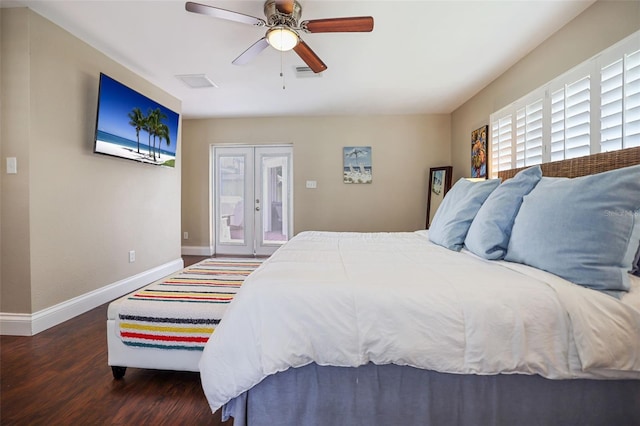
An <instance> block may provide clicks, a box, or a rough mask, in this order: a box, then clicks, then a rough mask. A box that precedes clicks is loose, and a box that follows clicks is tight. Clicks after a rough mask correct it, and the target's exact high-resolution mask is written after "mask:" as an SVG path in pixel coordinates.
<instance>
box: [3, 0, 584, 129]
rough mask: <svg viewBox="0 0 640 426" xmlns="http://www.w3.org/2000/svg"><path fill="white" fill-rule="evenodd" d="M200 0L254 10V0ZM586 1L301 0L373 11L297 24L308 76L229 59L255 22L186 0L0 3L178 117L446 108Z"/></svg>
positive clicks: (276, 58)
mask: <svg viewBox="0 0 640 426" xmlns="http://www.w3.org/2000/svg"><path fill="white" fill-rule="evenodd" d="M200 2H201V3H204V4H208V5H211V6H216V7H221V8H225V9H229V10H234V11H237V12H242V13H245V14H249V15H253V16H257V17H259V18H264V14H263V12H262V7H263V2H262V1H248V0H245V1H216V0H200ZM593 2H594V0H576V1H573V0H552V1H544V0H516V1H505V0H492V1H486V0H484V1H481V0H472V1H459V0H448V1H447V0H444V1H431V0H421V1H417V0H414V1H388V0H387V1H382V0H355V1H337V0H324V1H319V0H315V1H314V0H302V1H301V4H302V20H305V19H318V18H332V17H341V16H362V15H371V16H373V17H374V19H375V28H374V30H373V32H372V33H336V34H302V38H303V39H304V40H305V41H306V42H307V44H309V46H310V47H311V48H312V49H313V50H314V51H315V52H316V53H317V54H318V56H320V57H321V58H322V60H323V61H324V62H325V63H326V64H327V66H328V70H327V71H325V72H324V73H322V76H321V77H320V78H296V76H295V73H294V67H295V66H303V65H304V63H303V62H302V60H300V59H299V58H298V57H297V55H296V54H295V53H294V52H293V51H290V52H286V53H284V54H281V53H280V52H278V51H276V50H274V49H272V48H267V50H265V51H263V52H262V53H261V54H260V55H259V56H258V57H257V58H256V59H255V60H254V61H252V62H251V63H250V64H248V65H244V66H236V65H232V64H231V61H232V60H233V59H235V58H236V57H237V56H238V55H239V54H240V53H242V52H243V51H244V50H245V49H246V48H248V47H249V46H250V45H251V44H253V43H254V42H255V41H256V40H258V39H259V38H261V37H262V36H263V35H264V32H265V30H264V29H260V28H256V27H252V26H249V25H245V24H240V23H236V22H231V21H226V20H221V19H216V18H212V17H209V16H204V15H197V14H193V13H189V12H186V11H185V8H184V4H185V2H184V1H175V0H170V1H167V0H165V1H157V0H138V1H114V0H111V1H95V0H75V1H69V0H53V1H52V0H47V1H43V0H2V7H12V6H29V7H31V8H32V9H33V10H35V11H36V12H38V13H39V14H41V15H43V16H44V17H46V18H48V19H49V20H51V21H53V22H54V23H56V24H58V25H59V26H61V27H63V28H65V29H66V30H68V31H69V32H71V33H72V34H74V35H75V36H77V37H78V38H80V39H82V40H84V41H85V42H87V43H88V44H90V45H92V46H94V47H95V48H97V49H98V50H100V51H102V52H104V53H105V54H106V55H108V56H110V57H111V58H113V59H114V60H116V61H118V62H119V63H121V64H122V65H124V66H126V67H127V68H129V69H131V70H132V71H134V72H135V73H137V74H139V75H140V76H142V77H144V78H145V79H147V80H149V81H150V82H151V83H153V84H155V85H157V86H159V87H161V88H162V89H164V90H165V91H167V92H169V93H170V94H172V95H173V96H175V97H177V98H179V99H181V100H182V112H183V114H184V116H185V117H186V118H199V117H241V116H274V115H337V114H414V113H450V112H452V111H453V110H455V109H456V108H457V107H458V106H460V105H461V104H463V103H464V102H465V101H467V100H468V99H469V98H471V97H472V96H473V95H474V94H476V93H477V92H478V91H479V90H480V89H482V88H483V87H484V86H486V85H487V84H489V83H490V82H491V81H492V80H494V79H495V78H496V77H498V76H499V75H500V74H502V73H503V72H504V71H505V70H507V69H508V68H509V67H511V66H512V65H514V64H515V63H516V62H517V61H518V60H519V59H521V58H522V57H523V56H525V55H526V54H527V53H528V52H530V51H531V50H532V49H533V48H535V47H536V46H538V45H539V44H540V43H541V42H543V41H544V40H545V39H546V38H548V37H549V36H550V35H551V34H553V33H554V32H556V31H557V30H558V29H560V28H561V27H562V26H564V25H565V24H566V23H568V22H569V21H570V20H571V19H573V18H574V17H576V16H577V15H578V14H580V13H581V12H582V11H583V10H584V9H586V8H587V7H589V6H590V5H591V4H592V3H593ZM281 67H282V70H283V72H284V78H283V77H280V70H281ZM178 74H206V75H207V76H208V77H209V78H210V79H211V80H212V81H214V82H215V83H216V84H217V85H218V86H219V87H218V88H206V89H191V88H189V87H187V86H186V85H185V84H184V83H183V82H182V81H180V80H178V79H177V78H176V77H175V75H178ZM283 83H284V86H285V87H286V89H284V90H283Z"/></svg>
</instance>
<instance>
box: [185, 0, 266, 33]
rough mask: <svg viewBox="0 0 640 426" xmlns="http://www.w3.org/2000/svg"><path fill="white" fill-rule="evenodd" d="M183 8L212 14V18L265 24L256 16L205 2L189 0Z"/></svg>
mask: <svg viewBox="0 0 640 426" xmlns="http://www.w3.org/2000/svg"><path fill="white" fill-rule="evenodd" d="M184 8H185V9H186V10H187V11H188V12H193V13H200V14H202V15H209V16H213V17H214V18H221V19H226V20H229V21H236V22H241V23H243V24H249V25H255V26H256V27H263V26H265V25H266V24H267V23H266V21H265V20H264V19H260V18H256V17H255V16H250V15H245V14H244V13H238V12H232V11H231V10H226V9H220V8H219V7H213V6H207V5H206V4H200V3H194V2H191V1H188V2H186V3H185V5H184Z"/></svg>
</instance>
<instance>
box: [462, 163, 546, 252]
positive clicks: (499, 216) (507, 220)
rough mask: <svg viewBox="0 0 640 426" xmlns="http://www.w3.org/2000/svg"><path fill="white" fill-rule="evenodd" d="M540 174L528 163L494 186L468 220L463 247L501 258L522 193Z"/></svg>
mask: <svg viewBox="0 0 640 426" xmlns="http://www.w3.org/2000/svg"><path fill="white" fill-rule="evenodd" d="M541 177H542V170H541V169H540V166H535V167H530V168H528V169H525V170H522V171H521V172H519V173H518V174H517V175H515V176H514V177H513V178H512V179H508V180H507V181H505V182H504V183H502V184H501V185H500V186H498V188H496V190H495V191H493V192H492V193H491V194H490V195H489V197H488V198H487V200H486V201H485V202H484V204H483V205H482V207H480V210H478V214H477V215H476V217H475V219H473V222H471V227H469V232H468V233H467V238H466V239H465V240H464V245H465V246H466V247H467V249H469V251H471V252H472V253H475V254H476V255H478V256H480V257H484V258H485V259H489V260H497V259H504V256H505V254H507V247H508V246H509V237H510V236H511V228H512V227H513V221H514V220H515V218H516V215H517V214H518V210H520V205H521V204H522V197H524V196H525V195H527V194H528V193H529V192H531V190H532V189H533V188H535V186H536V185H537V184H538V182H539V181H540V178H541Z"/></svg>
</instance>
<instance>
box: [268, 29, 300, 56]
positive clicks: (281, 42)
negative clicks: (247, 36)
mask: <svg viewBox="0 0 640 426" xmlns="http://www.w3.org/2000/svg"><path fill="white" fill-rule="evenodd" d="M267 41H268V42H269V44H270V45H271V46H273V48H274V49H277V50H280V51H283V52H286V51H288V50H291V49H293V48H294V47H296V45H297V44H298V42H299V41H300V38H299V37H298V34H297V33H296V32H295V31H293V30H292V29H291V28H287V27H283V26H278V27H273V28H271V29H270V30H269V31H267Z"/></svg>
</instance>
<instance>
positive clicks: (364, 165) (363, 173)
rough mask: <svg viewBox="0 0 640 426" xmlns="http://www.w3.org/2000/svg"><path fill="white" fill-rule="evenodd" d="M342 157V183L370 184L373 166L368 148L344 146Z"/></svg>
mask: <svg viewBox="0 0 640 426" xmlns="http://www.w3.org/2000/svg"><path fill="white" fill-rule="evenodd" d="M342 157H343V160H344V162H343V182H344V183H371V182H372V180H373V166H372V162H371V147H370V146H345V147H344V148H343V150H342Z"/></svg>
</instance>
